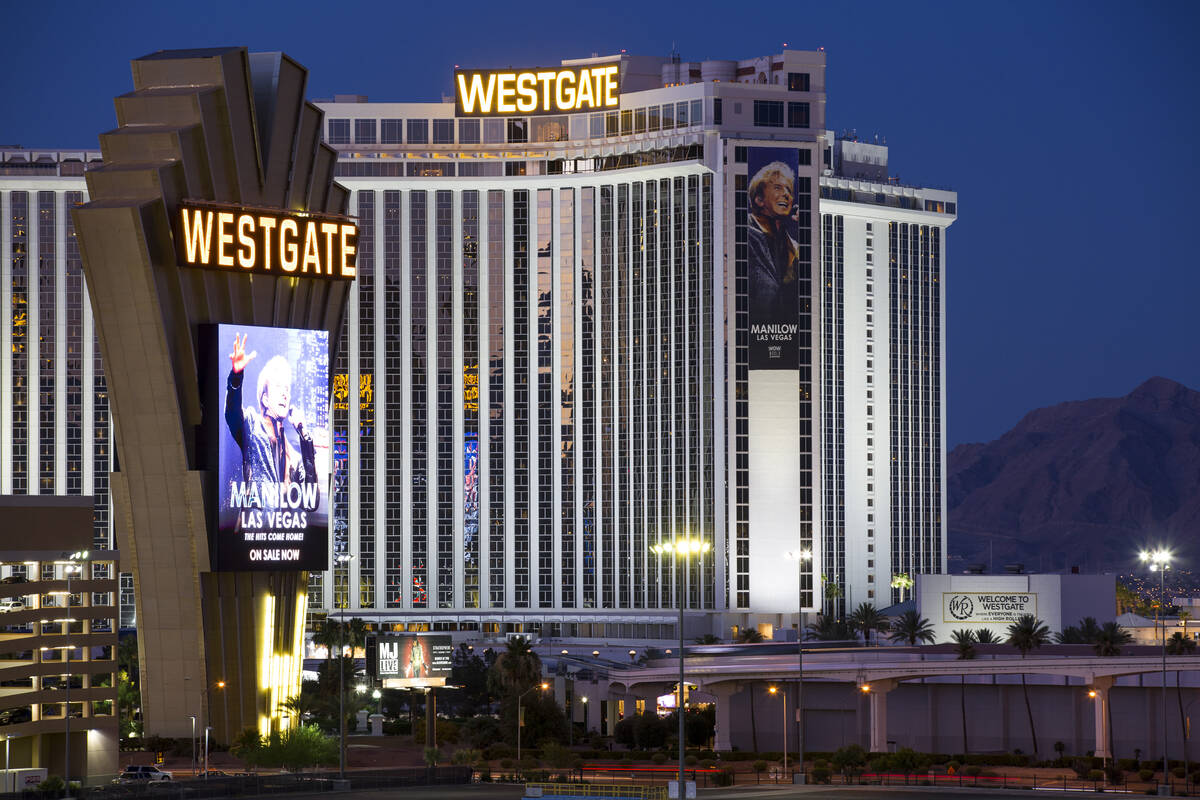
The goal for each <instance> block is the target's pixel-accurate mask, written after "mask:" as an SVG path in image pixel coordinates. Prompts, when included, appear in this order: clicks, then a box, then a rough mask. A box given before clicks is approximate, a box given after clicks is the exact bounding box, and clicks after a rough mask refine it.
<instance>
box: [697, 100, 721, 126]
mask: <svg viewBox="0 0 1200 800" xmlns="http://www.w3.org/2000/svg"><path fill="white" fill-rule="evenodd" d="M691 108H692V124H693V125H699V124H700V123H702V122H703V121H704V101H703V100H693V101H692V104H691ZM713 108H714V109H716V111H715V112H714V113H716V115H717V121H716V124H717V125H720V124H721V120H720V116H721V113H720V108H721V100H720V98H716V99H714V100H713Z"/></svg>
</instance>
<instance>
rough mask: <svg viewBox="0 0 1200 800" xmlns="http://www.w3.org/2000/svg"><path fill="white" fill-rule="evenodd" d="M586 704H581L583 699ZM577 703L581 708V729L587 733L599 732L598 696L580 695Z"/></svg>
mask: <svg viewBox="0 0 1200 800" xmlns="http://www.w3.org/2000/svg"><path fill="white" fill-rule="evenodd" d="M585 697H586V698H587V702H586V703H584V702H583V698H585ZM579 702H580V704H581V705H582V706H583V727H584V729H586V730H587V732H588V733H591V732H593V731H596V732H599V731H600V696H599V695H596V694H590V695H589V694H581V695H580V696H579Z"/></svg>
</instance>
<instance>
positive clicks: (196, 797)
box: [0, 766, 473, 800]
mask: <svg viewBox="0 0 1200 800" xmlns="http://www.w3.org/2000/svg"><path fill="white" fill-rule="evenodd" d="M337 777H338V773H337V772H306V773H291V774H287V773H285V774H282V775H273V774H264V775H244V776H238V777H220V778H216V777H210V778H208V779H204V778H195V779H188V780H178V781H175V780H172V781H138V782H136V783H110V784H105V785H100V786H91V787H84V788H82V789H77V790H74V791H72V793H71V796H72V797H76V798H82V800H181V798H184V797H186V798H187V800H206V798H225V797H242V796H246V795H272V794H291V793H296V792H304V793H314V792H330V791H333V789H334V781H335V780H336V779H337ZM472 777H473V775H472V770H471V768H470V767H457V766H453V767H407V768H398V769H389V770H371V771H359V770H355V771H353V772H349V773H347V774H346V778H347V780H349V782H350V785H351V787H352V788H353V789H354V790H355V791H358V790H360V789H394V788H402V787H408V786H434V785H443V784H465V783H470V782H471V780H472ZM62 796H64V793H63V792H62V791H59V792H56V793H43V792H39V791H37V790H36V789H33V790H30V789H27V790H25V791H23V792H10V793H8V794H0V800H32V799H33V798H42V797H62Z"/></svg>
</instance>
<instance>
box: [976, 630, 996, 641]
mask: <svg viewBox="0 0 1200 800" xmlns="http://www.w3.org/2000/svg"><path fill="white" fill-rule="evenodd" d="M975 641H976V642H977V643H978V644H1000V637H998V636H997V635H996V634H994V633H992V629H991V628H980V629H979V630H977V631H975Z"/></svg>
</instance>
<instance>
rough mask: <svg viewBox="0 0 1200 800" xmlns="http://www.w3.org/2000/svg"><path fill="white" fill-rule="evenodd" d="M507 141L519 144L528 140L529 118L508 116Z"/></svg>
mask: <svg viewBox="0 0 1200 800" xmlns="http://www.w3.org/2000/svg"><path fill="white" fill-rule="evenodd" d="M507 122H508V143H509V144H521V143H523V142H528V141H529V120H527V119H525V118H524V117H509V118H508V120H507Z"/></svg>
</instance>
